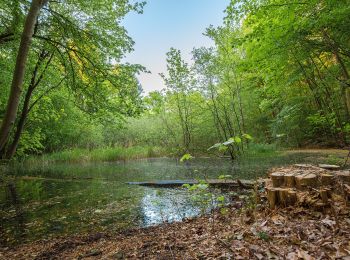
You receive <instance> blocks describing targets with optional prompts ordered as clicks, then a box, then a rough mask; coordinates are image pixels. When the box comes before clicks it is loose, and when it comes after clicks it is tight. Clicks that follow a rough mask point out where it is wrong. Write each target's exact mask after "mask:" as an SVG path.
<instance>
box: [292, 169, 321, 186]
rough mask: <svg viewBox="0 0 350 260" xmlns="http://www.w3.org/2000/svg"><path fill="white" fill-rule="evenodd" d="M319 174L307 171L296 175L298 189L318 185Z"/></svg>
mask: <svg viewBox="0 0 350 260" xmlns="http://www.w3.org/2000/svg"><path fill="white" fill-rule="evenodd" d="M317 184H318V183H317V176H316V174H313V173H306V174H301V175H298V176H295V185H296V187H297V189H299V190H304V189H306V188H307V187H313V188H314V187H317Z"/></svg>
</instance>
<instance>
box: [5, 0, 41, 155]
mask: <svg viewBox="0 0 350 260" xmlns="http://www.w3.org/2000/svg"><path fill="white" fill-rule="evenodd" d="M47 1H48V0H33V1H32V2H31V5H30V9H29V12H28V14H27V17H26V21H25V24H24V28H23V32H22V36H21V42H20V45H19V49H18V53H17V59H16V64H15V69H14V72H13V78H12V84H11V91H10V96H9V98H8V102H7V107H6V112H5V115H4V119H3V121H2V123H1V128H0V157H3V156H4V152H5V147H6V144H7V142H8V139H9V135H10V132H11V129H12V126H13V124H14V122H15V120H16V115H17V110H18V106H19V101H20V97H21V93H22V85H23V80H24V74H25V68H26V63H27V58H28V53H29V49H30V46H31V42H32V38H33V33H34V28H35V24H36V21H37V18H38V16H39V13H40V10H41V8H42V6H43V5H44V4H45V3H46V2H47Z"/></svg>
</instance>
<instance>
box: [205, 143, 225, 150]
mask: <svg viewBox="0 0 350 260" xmlns="http://www.w3.org/2000/svg"><path fill="white" fill-rule="evenodd" d="M221 145H222V143H216V144H214V145H213V146H211V147H209V148H208V150H207V151H209V150H211V149H214V148H219V147H220V146H221Z"/></svg>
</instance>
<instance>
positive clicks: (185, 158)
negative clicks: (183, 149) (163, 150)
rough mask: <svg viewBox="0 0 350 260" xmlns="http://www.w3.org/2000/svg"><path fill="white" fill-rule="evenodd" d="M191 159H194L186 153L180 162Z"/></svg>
mask: <svg viewBox="0 0 350 260" xmlns="http://www.w3.org/2000/svg"><path fill="white" fill-rule="evenodd" d="M193 158H194V157H193V156H192V155H190V154H189V153H186V154H184V155H183V156H182V157H181V159H180V162H184V161H188V160H191V159H193Z"/></svg>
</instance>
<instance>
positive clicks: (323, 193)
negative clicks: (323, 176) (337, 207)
mask: <svg viewBox="0 0 350 260" xmlns="http://www.w3.org/2000/svg"><path fill="white" fill-rule="evenodd" d="M320 197H321V200H322V202H323V203H324V204H325V205H327V204H328V190H326V189H321V190H320Z"/></svg>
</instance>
